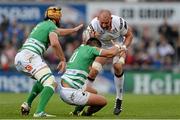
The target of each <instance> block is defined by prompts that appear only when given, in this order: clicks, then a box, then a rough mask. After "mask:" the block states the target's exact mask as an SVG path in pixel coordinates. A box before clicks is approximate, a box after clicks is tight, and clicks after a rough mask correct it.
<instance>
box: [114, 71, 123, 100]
mask: <svg viewBox="0 0 180 120" xmlns="http://www.w3.org/2000/svg"><path fill="white" fill-rule="evenodd" d="M114 84H115V87H116V99H117V98H119V99H120V100H123V85H124V75H123V76H121V77H119V78H118V77H116V76H115V75H114Z"/></svg>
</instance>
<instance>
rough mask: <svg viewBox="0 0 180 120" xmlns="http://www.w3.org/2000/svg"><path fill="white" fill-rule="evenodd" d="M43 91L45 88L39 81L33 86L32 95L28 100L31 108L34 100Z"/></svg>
mask: <svg viewBox="0 0 180 120" xmlns="http://www.w3.org/2000/svg"><path fill="white" fill-rule="evenodd" d="M42 89H43V86H42V85H41V83H40V82H38V81H37V82H36V83H35V84H34V85H33V88H32V90H31V93H30V95H29V97H28V99H27V103H28V105H29V106H30V107H31V104H32V102H33V100H34V99H35V97H36V96H37V95H38V94H39V93H40V92H41V91H42Z"/></svg>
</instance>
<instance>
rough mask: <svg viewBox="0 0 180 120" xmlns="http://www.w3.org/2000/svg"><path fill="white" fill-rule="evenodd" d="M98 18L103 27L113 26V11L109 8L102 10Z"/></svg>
mask: <svg viewBox="0 0 180 120" xmlns="http://www.w3.org/2000/svg"><path fill="white" fill-rule="evenodd" d="M98 20H99V22H100V25H101V27H102V28H103V29H107V30H108V29H110V28H111V21H112V17H111V12H110V11H109V10H101V11H100V13H99V15H98Z"/></svg>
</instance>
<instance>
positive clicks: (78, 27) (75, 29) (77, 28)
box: [73, 24, 83, 32]
mask: <svg viewBox="0 0 180 120" xmlns="http://www.w3.org/2000/svg"><path fill="white" fill-rule="evenodd" d="M82 27H83V24H80V25H78V26H77V27H75V28H73V29H74V32H77V31H79V30H80V29H81V28H82Z"/></svg>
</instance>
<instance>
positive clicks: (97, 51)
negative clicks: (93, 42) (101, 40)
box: [89, 47, 100, 56]
mask: <svg viewBox="0 0 180 120" xmlns="http://www.w3.org/2000/svg"><path fill="white" fill-rule="evenodd" d="M89 48H90V53H91V54H93V55H95V56H99V55H100V51H99V50H97V49H96V47H89Z"/></svg>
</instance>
